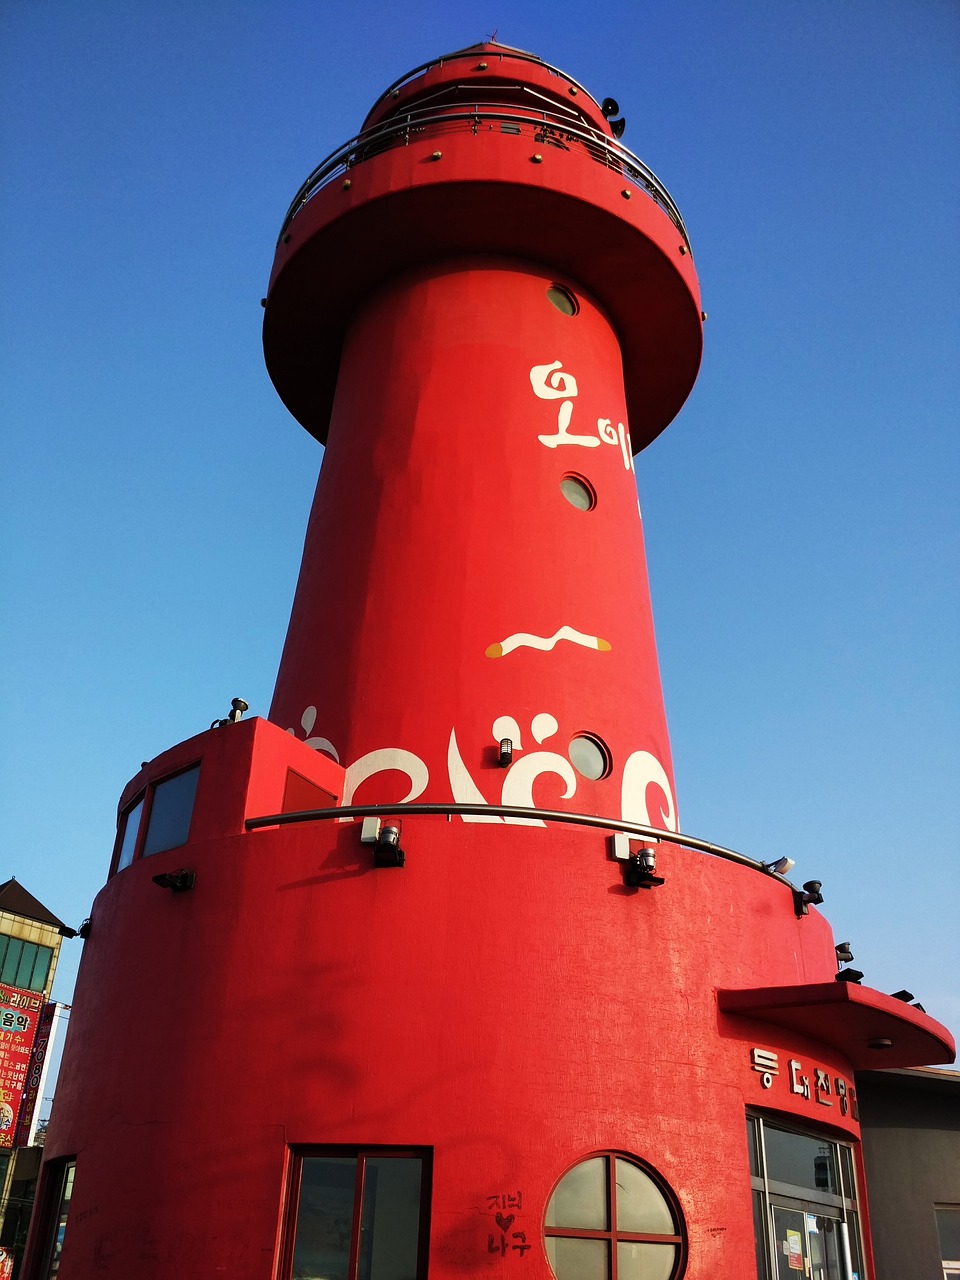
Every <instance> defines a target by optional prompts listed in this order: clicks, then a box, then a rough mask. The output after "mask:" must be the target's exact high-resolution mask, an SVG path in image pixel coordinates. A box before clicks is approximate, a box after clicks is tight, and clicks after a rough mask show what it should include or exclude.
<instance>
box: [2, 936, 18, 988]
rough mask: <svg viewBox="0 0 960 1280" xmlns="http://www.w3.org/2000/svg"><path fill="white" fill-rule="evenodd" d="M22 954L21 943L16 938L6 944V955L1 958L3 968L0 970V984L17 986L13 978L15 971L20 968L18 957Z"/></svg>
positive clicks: (15, 974)
mask: <svg viewBox="0 0 960 1280" xmlns="http://www.w3.org/2000/svg"><path fill="white" fill-rule="evenodd" d="M22 954H23V943H22V942H20V941H19V939H17V938H11V939H10V941H9V942H8V943H7V953H6V955H5V956H4V957H3V968H2V969H0V982H7V983H9V984H10V986H11V987H15V986H16V985H17V984H16V983H15V982H14V978H15V977H16V976H17V970H18V969H19V967H20V957H21V955H22Z"/></svg>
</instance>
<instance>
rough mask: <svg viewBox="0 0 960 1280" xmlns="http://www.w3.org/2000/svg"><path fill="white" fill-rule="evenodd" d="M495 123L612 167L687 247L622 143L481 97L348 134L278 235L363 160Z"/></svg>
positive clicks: (650, 178) (656, 188)
mask: <svg viewBox="0 0 960 1280" xmlns="http://www.w3.org/2000/svg"><path fill="white" fill-rule="evenodd" d="M515 88H516V89H517V90H519V91H522V90H523V88H524V86H522V85H517V86H515ZM498 126H499V131H500V132H502V133H507V134H509V133H517V134H526V135H527V136H529V137H530V140H531V141H532V142H534V143H535V144H537V145H540V146H552V147H556V148H558V149H560V150H563V151H573V150H576V151H578V152H580V153H581V154H585V155H587V156H589V158H590V159H591V160H593V161H594V162H595V163H597V164H600V165H602V166H603V167H604V168H606V169H609V170H612V171H614V172H615V173H617V174H618V175H619V176H620V177H622V178H624V179H625V180H626V181H627V182H628V183H630V185H631V186H632V187H635V188H636V189H637V190H639V191H641V192H642V193H643V194H644V195H646V196H648V197H649V198H650V199H651V200H653V201H654V202H655V203H656V204H657V205H659V206H660V208H661V209H663V210H664V212H665V213H666V214H667V215H668V217H669V218H670V219H671V220H672V221H673V223H674V225H675V226H676V228H677V230H678V231H679V232H680V234H681V235H682V236H683V238H684V241H685V243H686V245H687V247H688V248H689V247H690V238H689V236H688V235H687V229H686V227H685V225H684V222H683V218H682V217H681V215H680V210H679V209H678V208H677V206H676V203H675V201H674V199H673V197H672V196H671V195H670V193H669V191H668V190H667V189H666V187H665V186H664V185H663V183H662V182H661V181H660V179H659V178H658V177H657V176H656V174H655V173H654V172H653V170H652V169H649V168H648V167H647V166H646V165H645V164H644V163H643V161H642V160H641V159H639V157H638V156H635V155H634V154H633V152H632V151H628V150H627V148H626V147H624V146H623V145H622V144H621V143H619V142H616V141H614V139H613V138H608V137H606V135H605V134H602V133H600V132H598V131H597V130H594V129H591V128H590V127H589V126H588V125H586V124H577V123H575V122H574V121H572V120H571V119H570V118H569V117H568V116H566V115H561V114H559V113H557V112H553V111H545V110H543V109H540V110H538V109H536V108H535V107H534V106H532V105H531V106H529V107H527V106H524V107H522V108H521V109H519V110H517V109H514V110H511V109H510V108H509V107H504V106H502V105H501V106H496V105H492V104H490V103H484V102H482V101H474V102H473V103H472V104H469V105H466V104H464V105H462V106H456V107H452V108H449V109H444V108H443V107H442V106H440V105H439V104H438V105H436V106H431V107H424V108H421V109H420V110H415V111H409V112H406V113H405V114H403V115H399V116H393V117H391V118H390V119H389V120H385V121H384V122H383V123H382V124H378V125H374V126H373V127H372V128H370V129H367V130H365V131H364V132H363V133H359V134H357V135H356V137H354V138H350V139H349V141H347V142H345V143H344V144H343V145H342V146H341V147H338V148H337V150H336V151H334V152H332V153H331V154H330V155H329V156H327V158H326V159H325V160H323V161H321V163H320V164H319V165H317V167H316V168H315V169H314V170H313V172H312V173H311V174H310V175H309V177H308V178H307V179H306V181H305V182H304V183H303V184H302V185H301V187H300V190H299V191H298V192H297V194H296V195H295V196H294V198H293V201H292V203H291V205H290V208H289V209H288V210H287V212H286V215H285V217H284V219H283V226H282V227H281V228H280V237H281V238H282V237H283V236H284V234H285V233H286V230H287V228H288V227H289V225H290V223H291V222H292V221H293V219H294V218H295V217H296V216H297V214H298V213H299V212H300V210H301V209H302V208H303V207H304V205H306V204H308V203H309V202H310V200H311V199H312V198H313V197H314V196H315V195H316V194H317V192H318V191H321V190H322V189H323V188H324V187H326V186H327V185H328V184H329V183H330V182H332V181H333V180H334V179H335V178H337V177H339V176H340V175H341V174H344V173H346V172H347V171H348V170H350V169H352V168H354V166H356V165H359V164H362V163H363V162H364V161H365V160H370V159H372V158H373V157H374V156H377V155H380V154H382V153H383V152H384V151H389V150H391V149H392V148H394V147H400V146H408V145H409V144H410V142H411V141H421V140H426V139H428V138H433V137H438V136H442V135H443V134H447V133H472V134H474V135H477V134H480V133H490V132H493V131H495V130H496V129H497V127H498Z"/></svg>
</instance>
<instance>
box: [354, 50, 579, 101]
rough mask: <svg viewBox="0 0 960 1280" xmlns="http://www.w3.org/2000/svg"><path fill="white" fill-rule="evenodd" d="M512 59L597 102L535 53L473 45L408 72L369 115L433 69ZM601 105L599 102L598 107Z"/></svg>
mask: <svg viewBox="0 0 960 1280" xmlns="http://www.w3.org/2000/svg"><path fill="white" fill-rule="evenodd" d="M479 57H485V58H500V59H501V61H502V60H503V59H504V58H510V59H513V60H516V61H517V62H534V63H536V65H537V66H538V67H542V68H543V69H544V71H547V72H549V73H550V75H554V76H559V77H560V78H561V80H566V82H567V83H568V84H572V85H573V86H574V87H575V88H576V89H577V90H578V91H579V92H580V93H585V94H586V95H587V97H588V98H589V99H590V100H591V101H592V102H597V99H596V98H595V97H594V96H593V94H592V93H591V92H590V90H589V89H585V88H584V87H583V85H582V84H580V83H579V81H577V80H574V78H573V76H570V75H567V73H566V71H561V70H560V68H559V67H554V66H551V65H550V63H549V62H544V60H543V59H542V58H540V57H538V56H537V54H535V53H528V52H527V50H526V49H513V48H511V46H510V45H506V44H504V45H499V46H491V47H487V48H484V47H483V46H478V45H471V46H468V47H467V48H466V49H457V50H455V52H453V53H445V54H443V55H442V56H441V57H439V58H431V59H430V61H429V62H421V64H420V66H419V67H414V68H413V70H412V71H407V72H406V73H405V74H404V75H402V76H401V77H400V78H399V80H394V82H393V84H389V85H387V87H386V89H384V91H383V93H381V95H380V97H379V98H378V99H377V100H376V102H375V103H374V104H373V106H372V107H371V108H370V111H369V112H368V113H367V114H368V115H372V114H373V112H374V111H376V109H377V107H379V105H380V103H381V102H383V101H384V100H385V99H386V98H390V97H392V96H393V95H394V94H395V93H396V92H397V91H398V90H400V89H402V88H403V86H404V85H405V84H409V83H410V81H411V80H415V79H416V78H417V77H418V76H420V75H423V74H424V73H425V72H427V71H429V70H430V68H431V67H442V66H443V65H444V63H447V62H455V61H457V59H459V58H473V59H476V58H479ZM599 105H600V104H599V103H598V102H597V106H599Z"/></svg>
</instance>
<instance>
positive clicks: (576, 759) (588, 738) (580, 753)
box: [567, 733, 610, 782]
mask: <svg viewBox="0 0 960 1280" xmlns="http://www.w3.org/2000/svg"><path fill="white" fill-rule="evenodd" d="M567 750H568V753H569V755H570V763H571V764H572V765H573V767H574V768H575V769H576V771H577V773H579V774H580V776H581V777H582V778H589V779H591V781H594V782H595V781H596V780H597V779H598V778H605V777H606V775H607V774H608V773H609V772H610V752H609V751H608V750H607V748H606V746H605V745H604V744H603V743H602V742H601V741H600V739H599V738H595V737H594V736H593V735H592V734H588V733H578V734H577V736H576V737H575V738H571V739H570V746H569V747H568V748H567Z"/></svg>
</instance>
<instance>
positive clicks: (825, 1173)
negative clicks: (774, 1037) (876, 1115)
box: [747, 1116, 863, 1280]
mask: <svg viewBox="0 0 960 1280" xmlns="http://www.w3.org/2000/svg"><path fill="white" fill-rule="evenodd" d="M747 1138H748V1144H749V1151H750V1173H751V1179H750V1181H751V1185H752V1187H753V1210H754V1213H753V1222H754V1234H755V1238H756V1245H757V1275H758V1276H759V1277H760V1280H796V1278H797V1276H798V1275H807V1276H811V1275H812V1276H816V1277H817V1280H847V1277H848V1275H849V1274H850V1272H851V1271H852V1272H854V1273H855V1274H858V1275H862V1274H863V1270H862V1266H861V1257H862V1251H861V1248H860V1223H859V1218H858V1215H857V1198H856V1184H855V1181H854V1174H853V1170H854V1162H853V1154H852V1150H851V1148H850V1147H849V1145H847V1144H844V1143H839V1142H834V1141H833V1139H831V1138H827V1137H824V1136H818V1135H816V1134H812V1133H801V1132H799V1131H798V1130H795V1129H784V1128H782V1127H781V1126H780V1125H776V1124H772V1123H770V1122H769V1121H768V1120H766V1119H764V1118H762V1117H760V1116H748V1118H747Z"/></svg>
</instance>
